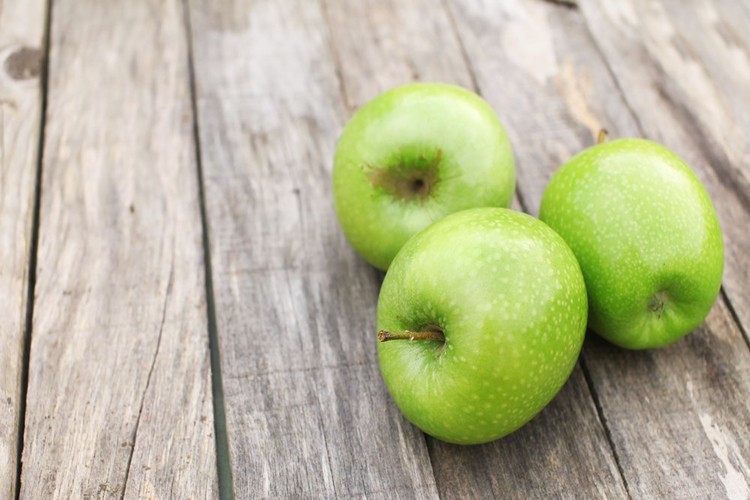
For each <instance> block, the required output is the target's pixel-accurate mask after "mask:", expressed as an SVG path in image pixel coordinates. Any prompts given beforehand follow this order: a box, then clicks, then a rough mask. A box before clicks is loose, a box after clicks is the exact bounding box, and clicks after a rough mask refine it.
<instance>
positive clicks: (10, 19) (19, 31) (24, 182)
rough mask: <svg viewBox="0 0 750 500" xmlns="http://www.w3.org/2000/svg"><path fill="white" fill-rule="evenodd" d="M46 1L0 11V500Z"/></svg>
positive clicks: (12, 455) (18, 375) (16, 377)
mask: <svg viewBox="0 0 750 500" xmlns="http://www.w3.org/2000/svg"><path fill="white" fill-rule="evenodd" d="M44 21H45V2H44V1H41V0H9V1H6V2H4V4H0V317H2V322H0V367H1V368H0V498H13V497H14V496H15V491H16V469H17V465H18V464H17V463H16V462H17V455H18V451H17V450H18V430H19V429H18V427H19V425H20V419H21V415H20V412H21V408H22V406H21V397H22V396H21V395H22V388H21V384H22V370H23V351H24V330H25V328H26V314H27V312H26V311H27V306H28V304H27V296H28V286H29V276H28V272H29V267H30V262H29V260H30V257H31V251H32V248H31V247H32V244H31V242H32V231H33V228H32V227H31V226H32V220H33V207H34V186H35V182H36V171H37V162H38V152H39V151H38V150H39V134H40V123H41V102H42V99H41V93H42V89H41V76H42V68H43V64H44V61H43V59H44V55H43V51H44V47H43V36H44V24H45V23H44Z"/></svg>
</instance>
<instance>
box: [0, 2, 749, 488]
mask: <svg viewBox="0 0 750 500" xmlns="http://www.w3.org/2000/svg"><path fill="white" fill-rule="evenodd" d="M748 26H750V3H748V2H746V1H736V0H716V1H710V0H687V1H683V0H664V1H656V0H619V1H610V2H600V1H597V0H577V1H572V0H566V1H563V0H557V1H544V0H502V1H500V0H498V1H489V0H410V1H408V2H407V1H401V2H399V1H395V0H385V1H383V0H362V1H354V0H351V1H346V0H304V1H303V0H247V1H243V0H234V1H232V0H222V1H217V0H185V1H181V0H133V1H127V2H101V1H96V0H50V1H49V2H47V1H45V0H4V1H0V139H1V140H0V167H1V170H0V239H1V240H0V313H2V317H3V318H4V320H3V321H2V322H1V323H0V367H1V368H0V498H2V499H5V498H9V499H12V498H15V497H18V496H20V498H28V499H37V498H45V499H52V498H60V499H67V498H123V497H124V498H178V499H182V498H213V497H219V496H221V497H223V498H230V497H232V496H234V497H236V498H290V497H291V498H322V497H325V498H333V497H337V498H351V497H367V498H436V497H446V498H546V497H566V498H573V497H576V498H604V497H608V498H627V497H632V498H724V497H726V498H732V499H735V498H748V497H749V496H750V349H749V348H748V347H749V346H750V343H749V342H750V339H749V337H748V332H749V331H750V285H749V284H748V276H750V231H749V230H750V167H749V165H750V31H749V30H748V29H747V28H748ZM410 81H443V82H451V83H456V84H459V85H463V86H465V87H467V88H470V89H474V90H476V91H478V92H479V93H480V94H481V95H482V96H484V97H485V98H486V99H487V100H488V101H489V102H490V104H491V105H492V106H493V108H494V109H495V110H496V111H497V113H498V114H499V116H500V117H501V119H502V121H503V122H504V124H505V126H506V128H507V131H508V134H509V136H510V139H511V142H512V144H513V147H514V151H515V155H516V159H517V176H518V189H517V199H516V205H515V206H516V208H518V209H522V210H524V211H526V212H528V213H531V214H533V215H536V214H537V213H538V207H539V203H540V199H541V194H542V191H543V189H544V186H545V184H546V182H547V180H548V179H549V177H550V176H551V174H552V172H554V170H555V169H556V168H557V167H558V166H559V165H561V164H562V163H563V162H565V161H566V160H567V159H569V158H570V157H571V156H572V155H573V154H575V153H576V152H578V151H580V150H582V149H584V148H586V147H588V146H590V145H592V144H593V142H594V136H595V135H596V133H597V131H598V130H599V129H600V128H602V127H604V128H606V129H608V130H609V132H610V136H612V137H624V136H636V137H646V138H650V139H653V140H656V141H659V142H661V143H664V144H665V145H667V146H668V147H670V148H671V149H673V150H674V151H675V152H677V153H678V154H679V155H680V156H681V157H683V158H684V159H685V160H686V161H687V162H688V164H690V165H691V166H692V167H693V168H694V170H695V171H696V173H697V175H698V177H700V179H701V180H702V181H703V182H704V184H705V185H706V187H707V189H708V191H709V192H710V194H711V196H712V198H713V200H714V202H715V205H716V208H717V212H718V214H719V218H720V220H721V224H722V227H723V231H724V237H725V243H726V269H725V274H724V281H723V288H722V292H721V294H720V296H719V299H718V300H717V302H716V305H715V307H714V308H713V310H712V312H711V314H710V315H709V317H708V318H707V320H706V321H705V323H704V324H703V325H702V326H701V327H700V328H698V329H697V330H696V331H695V332H693V333H692V334H691V335H689V336H687V337H686V338H684V339H683V340H681V341H679V342H677V343H676V344H674V345H672V346H670V347H667V348H664V349H661V350H656V351H646V352H630V351H625V350H622V349H618V348H615V347H613V346H612V345H609V344H607V343H606V342H604V341H602V340H599V339H597V338H595V337H593V336H592V335H591V334H589V335H588V338H587V340H586V343H585V346H584V349H583V352H582V355H581V358H580V362H579V364H578V366H577V367H576V369H575V371H574V372H573V375H572V377H571V379H570V380H569V382H568V383H567V385H566V386H565V387H564V389H563V390H562V392H561V393H560V394H559V395H558V396H557V397H556V398H555V399H554V401H553V402H552V403H551V404H550V405H549V406H548V407H547V408H546V409H545V410H543V411H542V412H541V414H539V415H538V416H537V417H536V418H535V419H534V420H533V421H532V422H531V423H529V424H528V425H527V426H525V427H523V428H522V429H521V430H519V431H517V432H516V433H514V434H512V435H510V436H508V437H507V438H504V439H502V440H499V441H496V442H493V443H490V444H487V445H483V446H470V447H461V446H454V445H448V444H445V443H442V442H440V441H437V440H435V439H432V438H430V437H428V436H425V435H424V434H423V433H422V432H420V431H419V430H418V429H417V428H415V427H414V426H412V425H411V424H410V423H408V422H407V421H406V420H405V419H404V418H403V417H402V416H401V414H400V413H399V411H398V409H397V408H396V406H395V404H394V403H393V401H392V400H391V398H390V396H389V395H388V393H387V391H386V388H385V385H384V383H383V381H382V379H381V378H380V374H379V369H378V365H377V356H376V334H375V309H376V304H377V295H378V289H379V286H380V282H381V280H382V273H380V272H377V271H375V270H374V269H373V268H372V267H370V266H368V265H367V264H366V263H364V262H363V261H362V260H360V259H359V258H358V257H357V256H356V255H355V254H354V252H353V250H352V249H351V247H350V246H349V245H348V243H347V242H346V240H345V239H344V237H343V234H342V232H341V230H340V229H339V226H338V223H337V221H336V217H335V214H334V211H333V203H332V195H331V180H330V176H331V164H332V157H333V152H334V148H335V143H336V138H337V137H338V134H339V133H340V132H341V130H342V127H343V125H344V124H345V123H346V121H347V119H348V118H349V117H350V116H351V114H352V113H353V111H354V110H355V109H357V108H358V107H359V106H361V105H362V104H363V103H365V102H366V101H368V100H369V99H371V98H373V97H374V96H376V95H377V94H379V93H380V92H382V91H384V90H385V89H388V88H391V87H393V86H396V85H399V84H403V83H406V82H410Z"/></svg>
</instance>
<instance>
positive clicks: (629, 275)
mask: <svg viewBox="0 0 750 500" xmlns="http://www.w3.org/2000/svg"><path fill="white" fill-rule="evenodd" d="M540 218H541V219H542V220H543V221H544V222H546V223H547V224H549V225H550V226H551V227H552V228H553V229H555V230H556V231H557V232H558V233H559V234H560V235H561V236H562V237H563V238H564V239H565V241H566V242H567V243H568V245H570V248H571V249H572V250H573V253H575V255H576V257H577V258H578V262H579V263H580V265H581V270H582V271H583V276H584V278H585V280H586V286H587V289H588V296H589V326H590V327H591V328H592V329H593V330H594V331H595V332H596V333H598V334H599V335H601V336H602V337H604V338H606V339H608V340H609V341H610V342H612V343H614V344H616V345H619V346H622V347H627V348H630V349H648V348H655V347H661V346H664V345H666V344H669V343H671V342H674V341H676V340H677V339H679V338H681V337H682V336H684V335H685V334H687V333H689V332H690V331H691V330H693V329H694V328H695V327H697V326H698V325H699V324H700V323H701V322H702V321H703V319H704V318H705V317H706V315H707V314H708V312H709V310H710V309H711V306H712V305H713V303H714V300H715V299H716V296H717V294H718V293H719V287H720V285H721V274H722V271H723V268H724V244H723V241H722V236H721V230H720V228H719V221H718V219H717V217H716V212H715V210H714V207H713V205H712V204H711V200H710V198H709V197H708V194H707V193H706V190H705V189H704V188H703V185H702V184H701V183H700V181H699V180H698V178H697V177H696V176H695V174H693V172H692V171H691V170H690V168H689V167H688V166H687V165H686V164H685V163H684V162H683V161H682V160H680V158H678V157H677V156H676V155H675V154H674V153H672V152H671V151H669V150H668V149H667V148H665V147H664V146H661V145H659V144H656V143H654V142H651V141H646V140H643V139H620V140H616V141H612V142H607V143H604V144H600V145H597V146H594V147H592V148H590V149H587V150H585V151H583V152H582V153H580V154H578V155H577V156H575V157H574V158H573V159H571V160H570V161H569V162H568V163H567V164H565V165H563V166H562V167H561V168H560V169H559V170H558V171H557V172H556V173H555V174H554V176H553V177H552V179H551V180H550V182H549V185H548V186H547V188H546V190H545V192H544V196H543V198H542V206H541V209H540Z"/></svg>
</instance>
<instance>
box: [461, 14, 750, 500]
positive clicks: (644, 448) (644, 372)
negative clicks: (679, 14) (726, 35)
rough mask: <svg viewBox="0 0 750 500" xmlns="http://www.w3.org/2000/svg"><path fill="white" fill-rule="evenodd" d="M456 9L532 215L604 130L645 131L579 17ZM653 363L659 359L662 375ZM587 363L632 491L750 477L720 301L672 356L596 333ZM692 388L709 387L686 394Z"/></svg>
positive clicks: (734, 358)
mask: <svg viewBox="0 0 750 500" xmlns="http://www.w3.org/2000/svg"><path fill="white" fill-rule="evenodd" d="M453 5H455V9H454V12H455V16H456V24H457V26H458V27H459V32H460V34H461V36H462V40H463V41H464V44H465V46H466V51H467V53H469V54H472V58H471V63H472V67H473V68H474V71H475V74H476V78H477V81H478V84H479V87H480V89H482V91H483V93H484V94H485V95H486V96H487V98H488V99H489V100H490V102H492V103H494V104H495V105H496V107H497V108H498V109H499V110H500V112H501V114H502V115H503V117H504V118H505V121H506V123H508V127H509V131H510V135H511V137H512V138H513V140H514V146H515V148H516V152H517V153H518V158H519V187H520V189H521V191H522V193H523V198H524V201H525V202H526V206H527V207H528V208H529V209H530V210H531V211H532V213H537V210H538V207H539V203H540V200H541V196H542V193H543V189H544V186H545V184H546V181H547V180H548V179H549V177H550V176H551V174H552V173H553V172H554V170H555V169H556V168H557V166H559V165H560V164H562V163H563V162H564V161H566V160H567V159H569V157H570V156H571V155H572V154H575V153H576V152H577V151H579V150H581V149H583V148H585V147H588V146H590V145H591V144H592V142H593V135H594V133H595V132H596V130H597V129H598V128H599V127H600V126H604V127H606V128H608V129H609V130H610V131H611V132H612V135H613V136H615V137H617V136H639V135H642V134H643V132H642V131H641V129H640V128H639V127H640V124H639V121H640V122H643V118H642V116H638V117H636V116H634V115H633V113H632V111H631V110H630V109H629V107H628V103H627V102H626V101H624V100H623V97H622V95H621V93H620V84H621V83H622V82H621V81H619V82H617V83H616V82H615V81H614V80H613V78H612V75H611V74H610V73H609V71H608V68H607V65H606V62H605V61H604V60H603V59H602V56H601V54H600V53H599V52H598V50H597V49H596V47H595V45H593V44H592V41H591V38H590V35H589V34H588V31H587V29H586V27H585V25H584V19H583V17H582V16H581V14H580V12H579V11H577V10H575V9H570V8H567V7H563V6H555V5H553V4H551V3H549V2H547V3H545V2H523V3H521V2H518V3H516V4H515V5H514V4H513V3H510V2H508V3H504V4H503V5H502V6H500V5H497V6H496V7H495V9H496V10H497V11H496V12H495V13H494V14H491V13H490V12H489V9H488V7H487V5H486V4H484V6H481V5H480V4H479V2H474V1H469V0H460V1H459V0H455V1H454V2H453ZM591 22H592V23H593V22H594V19H591ZM602 36H607V35H606V34H603V35H602ZM622 49H623V50H625V48H624V47H622ZM631 63H632V66H631V68H630V70H632V68H633V67H638V65H639V63H636V61H631ZM623 71H624V70H623ZM508 75H513V76H512V77H509V76H508ZM509 82H515V83H509ZM644 85H645V84H643V83H642V84H641V85H639V86H637V87H633V88H632V91H633V92H640V91H641V88H642V87H643V86H644ZM626 92H627V91H626ZM654 116H656V115H654ZM659 119H661V118H659ZM651 137H652V138H653V137H654V136H651ZM707 345H708V346H710V348H707V347H706V346H707ZM644 359H646V360H649V359H654V360H658V361H656V362H654V363H657V362H658V364H659V365H660V367H659V368H660V372H659V375H658V376H655V375H654V370H653V369H651V365H650V364H649V363H648V362H644V361H642V360H644ZM583 360H584V363H585V366H586V367H587V369H588V370H589V372H590V379H591V382H592V386H593V389H594V394H595V397H596V398H597V400H598V402H599V404H600V406H601V411H602V415H603V417H604V420H605V424H606V426H607V428H608V430H609V432H610V434H611V436H612V440H613V442H614V445H615V452H616V453H617V457H618V459H619V465H620V467H621V469H622V470H623V472H624V477H625V479H626V481H627V486H628V489H629V492H630V493H631V494H634V495H636V496H639V497H640V496H643V497H646V498H649V497H659V496H670V497H717V496H721V495H722V494H727V493H728V492H727V491H725V488H724V484H723V483H722V481H721V478H722V476H721V475H719V474H717V472H718V471H721V470H724V468H725V467H727V466H728V465H727V464H729V465H731V466H732V467H733V468H732V469H727V470H726V472H725V474H727V475H728V476H729V477H730V479H732V480H735V479H736V478H737V477H740V478H742V477H743V474H746V472H743V471H746V470H747V469H746V468H745V469H743V467H745V466H744V465H742V464H744V463H747V458H746V455H745V454H746V453H747V450H748V449H750V445H749V444H748V439H749V437H748V435H747V432H745V433H742V432H741V426H742V425H746V424H747V422H748V416H747V411H748V410H747V407H746V401H747V400H748V398H750V394H748V392H747V389H748V374H750V356H748V351H747V346H746V345H745V343H744V342H743V339H742V337H741V336H740V335H739V334H738V332H737V330H736V328H735V327H734V326H733V325H732V322H731V320H730V319H729V318H728V316H727V313H726V308H725V307H724V304H723V302H722V301H721V300H720V301H719V303H718V305H717V307H716V308H715V309H714V311H713V313H712V314H711V316H710V317H709V318H708V321H707V322H706V323H705V325H704V326H703V327H702V328H701V329H700V330H699V331H697V332H695V333H693V334H692V335H691V336H689V337H688V338H687V339H685V340H683V341H681V342H679V343H677V344H676V345H675V346H673V347H670V348H669V349H665V350H663V351H656V352H651V353H628V352H625V351H621V350H618V349H616V348H613V347H611V346H609V345H608V344H606V343H604V342H602V341H598V340H597V339H596V338H590V339H589V340H588V341H587V342H586V346H585V348H584V355H583ZM697 360H701V362H698V361H697ZM719 374H721V375H719ZM624 380H627V383H625V382H623V381H624ZM688 381H689V382H690V383H691V384H693V387H696V388H699V389H696V390H694V391H692V392H691V393H690V394H686V383H687V382H688ZM722 400H724V403H722ZM644 403H645V404H644ZM743 405H744V406H743ZM665 415H668V416H665ZM706 422H709V423H710V425H709V424H706ZM736 450H742V451H741V452H737V451H736ZM737 471H739V472H737ZM732 484H733V485H734V486H733V487H737V484H741V481H735V482H734V483H732ZM733 491H740V492H741V491H742V490H741V489H739V490H733Z"/></svg>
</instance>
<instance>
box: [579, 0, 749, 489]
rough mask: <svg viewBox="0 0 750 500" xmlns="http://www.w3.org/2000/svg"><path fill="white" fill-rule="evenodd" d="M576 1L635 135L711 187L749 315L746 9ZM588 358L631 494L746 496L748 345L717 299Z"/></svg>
mask: <svg viewBox="0 0 750 500" xmlns="http://www.w3.org/2000/svg"><path fill="white" fill-rule="evenodd" d="M580 3H581V8H582V10H583V14H584V15H585V17H586V19H587V21H588V23H587V24H588V26H589V28H590V30H591V33H592V34H593V36H594V38H595V39H596V42H597V44H598V45H599V46H600V48H601V50H602V53H603V54H604V56H605V57H606V60H607V64H608V65H609V67H610V68H611V70H612V72H613V74H614V75H615V76H616V77H617V78H618V80H619V82H620V87H621V89H622V93H623V94H624V96H625V99H626V102H627V105H628V106H629V107H630V109H632V110H633V112H634V113H636V114H637V116H638V118H639V122H640V124H641V127H642V131H643V133H644V134H646V135H647V136H648V137H650V138H653V139H655V140H658V141H660V142H663V143H665V144H666V145H667V146H669V147H670V148H672V149H674V150H675V151H676V152H677V153H678V154H679V155H680V156H682V157H683V158H685V160H686V161H687V162H688V163H689V164H690V165H691V166H692V167H693V168H694V169H695V170H696V173H697V174H698V176H699V177H700V178H701V180H703V182H704V184H705V185H706V187H707V189H708V191H709V193H710V194H711V196H712V198H713V201H714V204H715V205H716V208H717V212H718V214H719V219H720V221H721V223H722V229H723V231H724V236H725V245H726V247H725V248H726V268H725V273H724V288H725V290H726V293H727V296H728V298H729V299H730V301H731V304H732V306H733V310H734V311H735V312H736V315H737V316H738V317H739V319H740V321H742V323H743V324H744V325H748V324H750V323H748V320H749V319H750V316H749V315H748V311H750V308H749V307H748V306H749V305H750V286H748V283H747V279H746V276H747V275H748V272H749V271H750V254H749V253H748V252H749V251H750V239H748V237H747V228H748V227H750V204H749V203H748V201H749V200H750V189H748V182H747V180H748V171H747V168H746V165H747V161H748V159H749V158H750V154H749V153H750V141H749V139H750V133H748V124H750V115H748V114H747V110H748V108H747V103H748V102H750V51H748V44H747V39H746V33H744V32H743V34H742V35H740V34H738V31H737V30H736V27H737V26H744V25H746V24H747V22H748V20H750V12H748V9H747V8H746V6H745V7H742V5H744V4H742V3H741V2H713V3H712V2H689V4H687V5H686V4H685V3H684V2H661V3H655V2H636V1H627V2H619V3H618V4H617V5H609V4H608V5H603V4H599V3H597V2H588V1H582V2H580ZM730 12H731V14H730ZM738 23H739V24H738ZM733 27H734V28H733ZM743 37H745V38H743ZM747 332H748V329H747V327H746V328H745V333H746V334H747ZM745 340H747V339H745ZM586 359H587V360H589V359H590V360H591V362H590V363H589V365H590V369H591V373H592V379H593V381H594V386H595V388H596V390H597V392H598V393H599V394H600V397H601V404H602V410H603V413H604V415H605V416H606V418H607V421H608V423H609V425H610V429H611V430H612V437H613V440H614V442H615V445H616V449H617V450H618V453H619V455H620V457H621V463H622V466H623V470H624V472H625V476H626V478H627V480H628V484H629V486H630V490H631V492H633V493H634V494H637V495H641V496H646V497H648V496H659V495H662V496H663V495H670V496H675V495H677V496H679V495H680V494H681V493H682V495H688V494H689V495H691V496H694V497H701V496H704V497H705V496H710V497H713V498H716V497H721V496H725V497H727V498H742V497H747V496H748V495H750V433H748V432H747V425H748V422H750V410H749V409H748V406H747V401H748V400H750V354H749V353H748V349H747V345H746V342H743V338H742V336H741V334H740V333H739V332H738V330H737V328H736V325H735V324H734V322H733V319H732V315H731V314H730V313H729V312H728V311H727V308H726V307H725V306H724V303H723V302H722V301H721V300H720V301H719V302H718V304H717V306H716V307H715V308H714V310H713V311H712V314H711V315H710V316H709V317H708V319H707V321H706V323H705V324H704V326H703V327H702V328H701V329H700V330H699V331H698V332H695V333H693V334H692V335H691V336H689V337H688V338H687V339H685V340H683V341H681V342H679V343H678V344H676V345H675V346H673V347H671V348H669V349H666V350H664V351H659V352H654V353H641V354H636V353H621V352H617V351H612V350H610V348H609V346H606V345H604V344H594V343H592V344H590V345H589V349H587V357H586ZM617 366H619V368H615V367H617ZM608 374H617V377H616V378H613V377H612V376H611V375H610V376H607V375H608ZM657 382H658V383H657ZM623 387H627V388H630V390H629V391H627V392H626V391H624V390H623V389H622V388H623ZM644 403H645V404H644ZM634 415H638V416H639V417H638V418H637V419H634V417H633V416H634Z"/></svg>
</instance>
